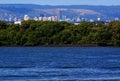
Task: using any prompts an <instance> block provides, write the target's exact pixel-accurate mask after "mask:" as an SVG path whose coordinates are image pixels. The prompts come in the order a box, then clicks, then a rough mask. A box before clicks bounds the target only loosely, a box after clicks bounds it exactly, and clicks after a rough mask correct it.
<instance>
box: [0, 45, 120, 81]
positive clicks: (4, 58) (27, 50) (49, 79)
mask: <svg viewBox="0 0 120 81" xmlns="http://www.w3.org/2000/svg"><path fill="white" fill-rule="evenodd" d="M0 81H120V48H108V47H1V48H0Z"/></svg>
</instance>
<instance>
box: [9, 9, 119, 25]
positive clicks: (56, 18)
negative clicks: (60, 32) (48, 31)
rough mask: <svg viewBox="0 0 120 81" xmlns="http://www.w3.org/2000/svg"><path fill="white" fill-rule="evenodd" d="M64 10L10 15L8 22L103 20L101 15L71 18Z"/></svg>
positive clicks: (76, 22)
mask: <svg viewBox="0 0 120 81" xmlns="http://www.w3.org/2000/svg"><path fill="white" fill-rule="evenodd" d="M63 11H64V10H58V12H57V13H56V15H53V16H47V15H45V14H40V16H37V17H30V16H29V15H27V14H25V15H24V16H23V17H22V18H19V19H18V18H17V17H13V18H12V17H10V18H9V19H8V20H7V21H8V22H12V23H14V24H21V21H23V20H25V21H27V20H35V21H57V22H61V21H66V22H71V23H75V24H78V23H80V22H82V21H88V22H96V21H103V20H102V19H101V18H100V17H98V18H96V19H87V18H82V17H80V16H78V17H73V18H69V17H67V16H66V15H65V14H64V13H63ZM114 20H119V18H117V17H116V18H115V19H114ZM110 21H111V20H104V22H105V23H106V22H110Z"/></svg>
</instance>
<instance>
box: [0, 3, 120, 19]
mask: <svg viewBox="0 0 120 81" xmlns="http://www.w3.org/2000/svg"><path fill="white" fill-rule="evenodd" d="M119 9H120V6H89V5H59V6H51V5H34V4H0V19H2V20H3V19H8V18H9V17H11V18H14V17H17V18H20V19H22V18H23V16H24V15H25V14H28V15H29V16H30V17H31V18H33V17H35V16H37V17H39V16H41V14H45V15H46V16H52V15H56V14H57V12H58V10H62V14H63V15H65V16H67V17H69V18H75V17H84V18H88V19H91V18H92V19H96V18H97V17H101V18H102V19H114V18H115V17H118V18H120V10H119Z"/></svg>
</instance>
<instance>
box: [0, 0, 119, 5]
mask: <svg viewBox="0 0 120 81" xmlns="http://www.w3.org/2000/svg"><path fill="white" fill-rule="evenodd" d="M11 3H12V4H18V3H19V4H40V5H120V0H0V4H11Z"/></svg>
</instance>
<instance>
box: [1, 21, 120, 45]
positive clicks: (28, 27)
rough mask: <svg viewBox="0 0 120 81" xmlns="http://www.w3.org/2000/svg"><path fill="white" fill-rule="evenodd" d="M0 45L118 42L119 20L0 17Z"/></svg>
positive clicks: (119, 35)
mask: <svg viewBox="0 0 120 81" xmlns="http://www.w3.org/2000/svg"><path fill="white" fill-rule="evenodd" d="M0 45H1V46H39V45H105V46H106V45H110V46H120V22H119V21H112V22H110V23H108V24H106V25H104V24H102V23H98V24H97V25H96V24H95V23H91V22H81V23H80V24H79V25H74V24H71V23H67V22H53V21H34V20H29V21H23V22H22V24H21V25H15V24H8V23H6V22H4V21H0Z"/></svg>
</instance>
